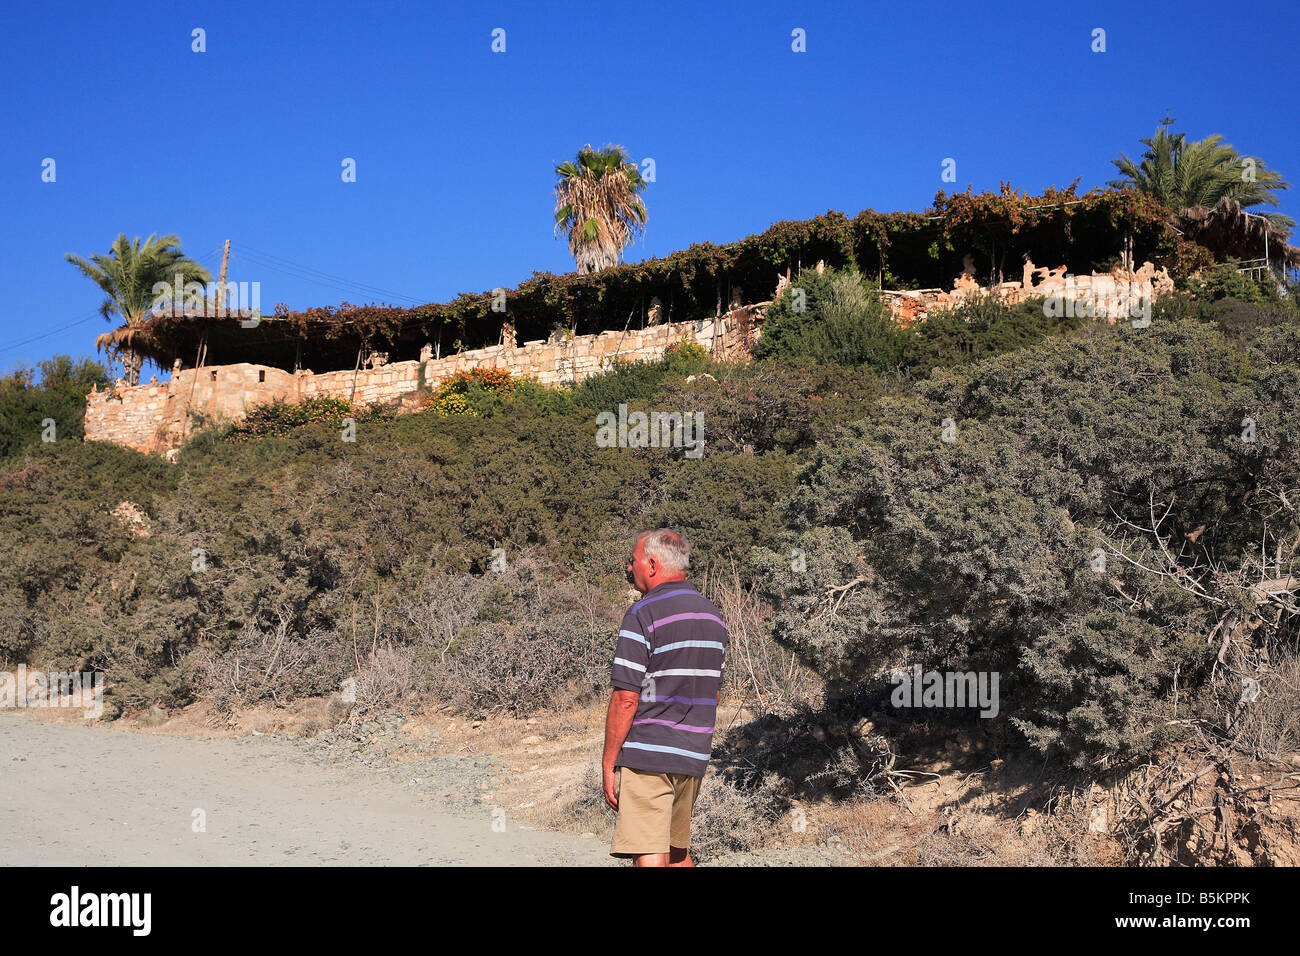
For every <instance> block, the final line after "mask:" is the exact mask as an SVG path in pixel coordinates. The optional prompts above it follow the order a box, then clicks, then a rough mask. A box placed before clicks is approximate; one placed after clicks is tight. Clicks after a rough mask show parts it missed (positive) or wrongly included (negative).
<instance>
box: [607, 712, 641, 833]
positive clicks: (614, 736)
mask: <svg viewBox="0 0 1300 956" xmlns="http://www.w3.org/2000/svg"><path fill="white" fill-rule="evenodd" d="M640 700H641V695H640V694H638V693H637V692H636V691H634V690H623V689H622V688H618V689H615V691H614V693H613V694H612V695H610V698H609V713H608V714H606V716H605V753H604V756H603V758H602V759H601V762H600V767H601V771H602V773H601V776H602V777H603V782H604V787H605V802H606V803H607V804H609V806H610V809H612V810H617V809H618V797H616V796H615V795H614V762H615V761H616V760H618V752H619V751H620V750H622V749H623V741H625V740H627V735H628V731H630V730H631V729H632V720H633V718H635V717H636V708H637V705H638V704H639V703H640Z"/></svg>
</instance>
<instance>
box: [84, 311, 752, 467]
mask: <svg viewBox="0 0 1300 956" xmlns="http://www.w3.org/2000/svg"><path fill="white" fill-rule="evenodd" d="M766 305H767V303H760V304H758V305H751V306H745V307H743V308H739V309H735V310H733V311H731V312H728V313H727V314H725V315H723V316H722V317H721V319H718V320H715V319H713V318H708V319H705V320H703V321H698V322H684V323H683V322H679V323H676V324H670V325H655V326H650V327H648V328H644V329H628V330H627V331H625V332H601V333H600V334H598V335H579V336H576V337H574V338H572V339H571V340H568V341H561V342H543V341H535V342H525V343H524V344H523V345H521V346H518V347H513V348H512V347H509V346H508V345H496V346H493V347H491V348H486V349H476V350H474V351H469V352H461V353H458V354H455V355H447V356H444V357H442V358H440V359H433V358H428V359H426V360H425V361H414V362H394V363H392V364H380V365H378V366H377V367H375V368H361V369H358V370H356V371H353V370H352V369H345V370H343V371H337V372H323V373H320V374H314V373H312V372H311V371H310V370H308V369H303V370H301V371H298V372H286V371H284V370H282V369H278V368H270V367H267V366H264V365H250V364H247V363H240V364H237V365H216V366H207V367H204V368H197V369H194V368H190V369H183V370H181V371H179V372H176V373H175V374H173V375H172V378H171V380H170V381H168V382H164V383H161V384H159V383H158V382H157V381H156V380H155V381H153V382H150V383H149V384H147V385H135V386H128V385H126V384H125V383H124V382H123V381H121V380H120V379H119V380H118V382H117V383H116V384H115V385H113V386H112V387H110V388H108V389H106V390H104V391H99V390H98V389H95V390H93V391H92V392H91V393H90V397H89V400H88V401H87V404H86V440H87V441H110V442H115V443H117V444H119V445H125V446H126V447H128V448H134V449H136V450H137V451H142V452H146V453H150V454H163V453H166V452H169V451H171V450H173V449H175V448H177V447H179V445H180V444H181V442H182V441H183V440H184V438H185V436H186V435H187V434H188V433H189V432H192V431H193V430H194V428H195V427H196V426H195V424H194V423H193V422H192V421H191V414H193V416H195V417H196V418H198V417H200V416H201V417H202V418H206V419H207V420H208V421H210V422H214V423H215V422H222V421H232V420H236V419H239V418H242V417H243V416H244V415H245V414H247V413H248V411H249V410H250V409H252V408H254V407H255V406H258V405H264V404H268V403H270V402H275V401H282V402H290V403H292V402H301V401H304V400H305V399H309V398H317V397H331V398H341V399H345V400H348V401H351V402H353V403H354V404H355V405H358V406H364V405H372V404H375V403H381V402H394V401H399V400H401V399H402V398H404V397H406V396H408V395H410V394H411V393H413V392H415V391H416V390H417V389H419V388H420V387H421V384H422V383H421V377H422V375H421V373H422V372H423V386H424V387H425V388H429V389H436V388H437V387H438V385H439V383H441V382H442V381H443V380H444V379H446V378H448V377H449V376H451V375H454V374H455V373H457V372H460V371H464V370H467V369H476V368H503V369H506V370H508V371H509V372H510V373H511V374H512V375H515V376H518V377H520V378H528V379H532V380H534V381H536V382H539V383H541V384H543V385H551V386H559V385H569V384H572V383H575V382H578V381H581V380H582V379H584V378H587V377H588V376H590V375H594V374H596V373H598V372H601V371H604V370H605V369H608V368H610V367H612V366H613V364H614V361H615V359H618V360H620V361H621V360H630V361H646V360H655V359H658V358H660V357H661V356H662V355H663V354H664V350H665V349H666V348H667V347H668V346H669V345H671V344H673V343H675V342H696V343H698V344H700V345H702V346H704V348H706V349H708V350H709V351H710V352H711V353H712V354H714V355H716V356H718V357H720V358H732V359H738V358H744V357H746V356H748V354H749V348H750V346H751V345H752V344H753V339H754V337H755V336H756V334H757V327H758V324H759V322H760V321H761V318H762V312H763V309H764V308H765V307H766Z"/></svg>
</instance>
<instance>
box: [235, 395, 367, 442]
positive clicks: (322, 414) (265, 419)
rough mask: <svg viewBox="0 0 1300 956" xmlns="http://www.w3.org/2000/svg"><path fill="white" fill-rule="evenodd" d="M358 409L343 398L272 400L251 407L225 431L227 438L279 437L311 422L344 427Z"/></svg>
mask: <svg viewBox="0 0 1300 956" xmlns="http://www.w3.org/2000/svg"><path fill="white" fill-rule="evenodd" d="M357 414H358V412H357V410H356V409H354V408H353V407H352V403H351V402H347V401H344V400H343V399H341V398H325V397H322V398H309V399H307V400H306V401H303V402H283V401H276V402H270V403H269V404H266V405H258V406H257V407H255V408H252V409H250V410H249V412H248V414H247V415H245V416H244V418H243V419H242V420H241V421H238V422H235V423H234V424H233V425H231V426H229V427H228V428H227V429H226V430H225V433H224V436H223V437H224V438H225V440H226V441H228V442H236V441H248V440H250V439H255V438H270V437H280V438H283V437H284V436H286V435H288V434H290V433H291V432H294V431H296V430H298V429H300V428H306V427H307V426H310V425H329V426H331V427H334V428H342V427H343V422H344V420H345V419H349V418H350V419H352V420H353V421H355V420H356V417H357Z"/></svg>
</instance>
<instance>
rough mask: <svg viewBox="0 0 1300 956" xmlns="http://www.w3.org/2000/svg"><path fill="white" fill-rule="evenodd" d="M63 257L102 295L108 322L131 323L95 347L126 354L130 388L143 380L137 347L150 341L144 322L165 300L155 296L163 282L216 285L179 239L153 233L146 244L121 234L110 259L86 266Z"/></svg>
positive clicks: (96, 259)
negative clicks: (117, 318) (178, 281)
mask: <svg viewBox="0 0 1300 956" xmlns="http://www.w3.org/2000/svg"><path fill="white" fill-rule="evenodd" d="M64 258H66V259H67V260H68V261H69V262H71V263H72V264H73V265H74V266H76V267H77V268H78V269H80V270H81V272H82V274H83V275H85V276H86V277H87V278H89V279H90V280H91V281H92V282H94V283H95V284H96V285H97V286H99V287H100V289H102V290H103V292H104V296H105V298H104V301H103V303H101V304H100V307H99V311H100V314H102V315H103V316H104V318H105V319H107V320H109V321H112V319H113V316H114V315H117V316H119V317H120V318H121V319H122V320H124V321H125V322H126V324H125V325H124V326H122V327H121V328H118V329H115V330H114V331H113V332H111V333H108V334H106V335H101V336H100V337H99V338H98V339H96V342H95V344H96V345H98V346H99V347H100V348H101V349H103V348H107V349H108V350H109V351H110V352H111V353H120V354H121V355H122V364H123V365H124V366H125V368H126V380H127V383H128V384H130V385H136V384H138V383H139V381H140V366H141V363H142V359H141V355H140V353H139V351H137V349H136V345H137V344H140V343H141V342H142V341H143V340H144V339H146V338H147V337H148V329H147V327H146V325H145V319H146V317H147V315H148V313H149V311H150V309H152V308H153V307H154V306H155V305H156V304H157V303H158V302H159V301H160V299H161V298H162V297H161V296H160V295H159V294H157V293H155V292H154V288H155V286H156V285H157V284H158V283H164V284H166V285H167V286H168V287H172V286H174V285H175V282H176V276H177V274H178V273H179V274H180V276H181V280H180V281H181V284H182V286H183V285H184V284H185V283H188V282H198V283H201V284H203V285H207V283H209V282H210V281H212V274H211V273H210V272H208V270H207V269H205V268H204V267H203V266H201V265H199V264H198V263H197V262H195V261H194V260H193V259H190V258H188V257H187V256H186V255H185V254H184V253H183V252H181V248H180V237H178V236H163V237H162V238H158V235H157V233H154V234H153V235H151V236H150V237H149V238H148V239H146V240H144V242H141V241H140V237H139V236H136V238H135V241H134V242H130V241H128V240H127V238H126V234H125V233H122V234H120V235H119V236H118V237H117V239H116V240H115V241H114V242H113V247H112V249H110V250H109V253H108V255H106V256H100V255H96V256H91V257H90V260H89V261H87V260H85V259H83V258H81V256H77V255H73V254H72V253H71V252H69V253H67V255H66V256H65V257H64Z"/></svg>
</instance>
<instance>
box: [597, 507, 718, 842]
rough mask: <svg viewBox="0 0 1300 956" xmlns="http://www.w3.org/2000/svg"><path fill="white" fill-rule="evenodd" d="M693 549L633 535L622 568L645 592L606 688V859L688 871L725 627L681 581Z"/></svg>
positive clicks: (657, 535) (668, 535)
mask: <svg viewBox="0 0 1300 956" xmlns="http://www.w3.org/2000/svg"><path fill="white" fill-rule="evenodd" d="M690 558H691V546H690V545H689V544H688V543H687V542H686V540H685V539H684V538H683V537H682V536H681V535H680V534H678V533H677V532H676V531H671V530H669V529H668V528H660V529H658V530H656V531H645V532H642V533H641V534H640V535H638V536H637V539H636V544H635V545H634V546H633V549H632V560H631V562H629V564H628V567H627V570H628V575H629V577H630V578H631V579H632V583H633V584H635V585H636V588H637V590H638V591H640V592H641V600H639V601H637V602H636V603H635V604H633V605H632V606H631V607H630V608H628V611H627V614H626V615H625V616H624V617H623V624H622V626H621V628H620V630H619V634H618V647H617V649H616V650H615V652H614V664H613V667H612V668H611V672H610V683H612V684H613V685H614V692H613V696H612V698H611V699H610V702H609V714H608V716H607V717H606V720H605V755H604V760H603V770H604V786H605V801H606V802H607V803H608V804H609V805H610V807H612V808H613V809H614V810H617V811H618V824H617V826H616V827H615V830H614V842H613V845H612V846H611V847H610V855H611V856H619V857H632V859H633V863H634V864H635V865H636V866H694V865H695V863H694V862H693V861H692V860H691V854H690V845H691V810H692V809H693V808H694V806H695V798H696V796H697V795H698V793H699V790H700V781H701V780H702V779H703V777H704V771H705V768H707V767H708V765H709V757H710V756H711V754H712V746H713V728H714V723H715V720H716V718H717V711H718V703H719V702H720V700H721V695H722V670H723V666H724V664H725V661H726V656H727V625H726V624H725V623H724V622H723V620H722V615H721V614H719V613H718V609H717V608H716V607H714V606H713V603H712V602H710V601H709V600H708V599H707V598H705V597H704V596H703V595H701V594H700V592H699V591H697V590H695V588H694V587H693V586H692V585H691V583H690V582H689V581H687V580H686V571H687V569H688V568H689V567H690Z"/></svg>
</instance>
